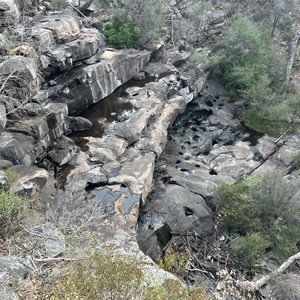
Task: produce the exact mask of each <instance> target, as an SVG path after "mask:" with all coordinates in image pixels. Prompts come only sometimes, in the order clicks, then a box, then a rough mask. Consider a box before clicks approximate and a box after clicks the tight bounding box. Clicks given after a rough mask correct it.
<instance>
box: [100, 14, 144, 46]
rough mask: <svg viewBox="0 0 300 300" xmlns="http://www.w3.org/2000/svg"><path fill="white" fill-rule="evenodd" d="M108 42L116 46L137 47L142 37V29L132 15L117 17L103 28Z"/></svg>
mask: <svg viewBox="0 0 300 300" xmlns="http://www.w3.org/2000/svg"><path fill="white" fill-rule="evenodd" d="M103 34H104V35H105V37H106V41H107V44H109V45H112V46H113V47H116V48H131V47H137V46H138V44H139V39H140V37H141V35H140V30H139V29H138V28H137V27H136V26H135V25H134V23H133V21H132V19H131V18H130V17H115V18H113V20H112V22H109V23H107V24H106V26H105V27H104V29H103Z"/></svg>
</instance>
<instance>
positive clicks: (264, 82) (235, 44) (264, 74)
mask: <svg viewBox="0 0 300 300" xmlns="http://www.w3.org/2000/svg"><path fill="white" fill-rule="evenodd" d="M209 67H210V70H211V72H212V74H214V76H216V77H217V78H218V79H219V80H220V81H221V82H222V83H223V84H224V86H225V87H226V88H227V90H228V93H229V96H232V97H236V96H241V97H243V98H244V99H245V100H247V102H248V103H249V105H250V107H251V110H252V111H256V112H260V111H262V110H268V109H269V108H270V107H274V106H275V105H277V104H278V103H280V93H282V91H283V89H284V87H285V85H284V84H285V71H286V58H285V57H284V56H283V55H282V54H281V53H280V50H279V49H278V48H277V47H276V45H275V44H274V43H273V41H272V40H271V39H270V33H269V32H266V31H262V30H261V29H260V28H259V27H257V26H256V25H255V24H254V23H252V22H251V21H250V20H249V19H247V18H246V17H241V18H238V19H237V20H235V21H234V22H233V23H232V25H231V26H230V27H229V29H228V31H227V32H225V34H224V37H223V38H222V40H221V41H220V42H219V43H218V50H217V51H216V52H215V53H214V54H213V55H212V57H211V59H210V63H209ZM285 88H286V87H285Z"/></svg>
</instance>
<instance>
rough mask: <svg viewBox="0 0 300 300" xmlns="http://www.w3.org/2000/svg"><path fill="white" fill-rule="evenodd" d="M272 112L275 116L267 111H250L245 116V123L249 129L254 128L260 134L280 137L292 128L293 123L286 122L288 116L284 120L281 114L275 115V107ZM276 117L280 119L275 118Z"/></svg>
mask: <svg viewBox="0 0 300 300" xmlns="http://www.w3.org/2000/svg"><path fill="white" fill-rule="evenodd" d="M272 112H274V114H272V113H271V112H266V111H265V112H258V111H249V112H247V113H245V115H244V123H245V125H246V126H247V127H249V128H253V129H254V130H256V131H258V132H261V133H265V134H268V135H269V136H273V137H279V136H280V135H282V134H283V133H284V132H285V131H286V130H287V129H289V128H290V126H291V123H290V122H288V121H287V120H286V117H287V115H285V118H282V117H280V116H279V114H278V115H277V114H275V107H273V108H272ZM276 115H277V116H278V118H275V117H276ZM280 115H281V113H280ZM281 116H282V115H281Z"/></svg>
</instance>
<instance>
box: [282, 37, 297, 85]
mask: <svg viewBox="0 0 300 300" xmlns="http://www.w3.org/2000/svg"><path fill="white" fill-rule="evenodd" d="M299 37H300V33H298V34H297V35H296V37H295V38H294V39H293V41H292V43H291V56H290V59H289V62H288V64H287V67H286V76H285V81H286V83H287V84H289V82H290V78H291V72H292V68H293V64H294V60H295V56H296V52H297V44H298V40H299Z"/></svg>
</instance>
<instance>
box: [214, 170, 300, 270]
mask: <svg viewBox="0 0 300 300" xmlns="http://www.w3.org/2000/svg"><path fill="white" fill-rule="evenodd" d="M298 185H299V182H291V181H288V180H286V179H285V178H283V175H282V174H281V173H278V172H275V173H270V174H258V175H255V176H251V177H247V178H244V179H243V180H241V181H240V182H237V183H235V184H226V183H224V184H223V185H222V186H221V187H220V188H219V190H218V195H219V198H220V207H221V213H222V214H223V217H222V218H221V226H223V228H225V229H226V230H228V231H229V233H230V234H234V235H236V234H239V235H240V236H241V237H240V238H238V239H237V240H236V241H235V242H232V246H231V250H232V253H233V254H234V256H235V257H236V258H239V259H240V260H241V261H244V262H245V264H247V266H250V265H251V266H252V265H254V260H255V258H256V257H257V258H258V257H261V255H262V252H263V249H266V247H268V249H269V250H270V251H272V252H273V253H274V254H275V255H277V256H278V257H279V258H280V259H285V258H287V257H288V256H290V255H292V254H293V253H295V252H296V251H297V249H298V247H297V244H298V243H299V242H300V234H299V221H298V220H297V216H299V214H300V203H299V200H297V196H296V195H297V192H298ZM255 239H256V240H257V243H252V244H251V241H253V240H255ZM247 247H249V251H250V250H251V251H252V252H253V255H250V254H249V253H248V250H247V249H246V248H247ZM243 251H244V252H245V253H244V254H243Z"/></svg>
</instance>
